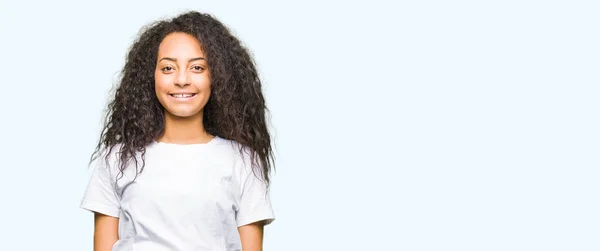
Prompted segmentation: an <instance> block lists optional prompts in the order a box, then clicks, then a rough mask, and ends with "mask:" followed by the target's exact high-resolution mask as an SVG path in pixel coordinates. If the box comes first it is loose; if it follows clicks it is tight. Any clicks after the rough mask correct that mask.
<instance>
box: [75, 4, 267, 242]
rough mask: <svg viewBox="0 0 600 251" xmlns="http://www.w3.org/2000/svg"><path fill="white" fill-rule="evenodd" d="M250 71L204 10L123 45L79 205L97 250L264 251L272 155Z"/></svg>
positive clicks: (233, 41) (232, 40)
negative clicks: (90, 219)
mask: <svg viewBox="0 0 600 251" xmlns="http://www.w3.org/2000/svg"><path fill="white" fill-rule="evenodd" d="M266 112H267V108H266V106H265V100H264V97H263V94H262V90H261V81H260V79H259V77H258V74H257V71H256V68H255V65H254V63H253V60H252V58H251V57H250V55H249V53H248V52H247V50H246V49H245V48H244V47H243V46H242V45H241V43H240V41H239V40H238V39H237V38H236V37H234V36H233V35H232V34H231V33H230V32H229V31H228V29H227V28H226V27H225V26H224V25H223V24H222V23H221V22H220V21H218V20H217V19H215V18H214V17H212V16H211V15H208V14H202V13H198V12H187V13H184V14H182V15H180V16H177V17H175V18H173V19H170V20H164V21H159V22H156V23H154V24H152V25H151V26H149V27H146V28H145V29H144V30H143V32H142V33H141V35H140V37H139V38H138V39H137V41H135V43H134V44H133V46H132V47H131V49H130V51H129V53H128V55H127V59H126V63H125V67H124V69H123V71H122V77H121V79H120V84H119V86H118V88H117V89H116V93H115V96H114V99H113V100H112V101H111V102H110V104H109V105H108V113H107V116H106V122H105V123H106V124H105V126H104V128H103V130H102V134H101V138H100V142H99V143H98V146H97V148H96V150H95V151H94V154H93V155H92V162H93V163H95V169H94V172H93V175H92V177H91V179H90V182H89V184H88V186H87V189H86V191H85V195H84V198H83V200H82V202H81V207H82V208H83V209H86V210H89V211H92V212H94V215H95V216H94V218H95V220H94V222H95V223H94V250H95V251H108V250H114V251H125V250H127V251H132V250H141V251H160V250H165V251H167V250H169V251H173V250H185V251H189V250H194V251H201V250H207V251H208V250H211V251H215V250H223V251H225V250H227V251H229V250H242V249H243V250H244V251H257V250H262V240H263V226H264V225H266V224H269V223H271V222H272V221H273V220H274V218H275V217H274V214H273V209H272V206H271V201H270V196H269V189H268V188H269V182H270V179H269V176H270V173H271V169H272V167H273V153H272V149H271V140H270V135H269V132H268V129H267V123H266V119H265V113H266Z"/></svg>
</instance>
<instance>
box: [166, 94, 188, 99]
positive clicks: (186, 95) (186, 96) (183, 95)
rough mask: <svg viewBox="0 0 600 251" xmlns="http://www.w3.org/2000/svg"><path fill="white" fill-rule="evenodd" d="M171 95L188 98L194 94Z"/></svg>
mask: <svg viewBox="0 0 600 251" xmlns="http://www.w3.org/2000/svg"><path fill="white" fill-rule="evenodd" d="M171 96H173V97H176V98H190V97H192V96H194V94H171Z"/></svg>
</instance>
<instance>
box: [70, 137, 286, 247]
mask: <svg viewBox="0 0 600 251" xmlns="http://www.w3.org/2000/svg"><path fill="white" fill-rule="evenodd" d="M117 151H118V147H116V148H114V149H113V153H111V155H110V159H109V163H110V165H109V166H108V168H107V166H106V164H105V163H106V162H105V161H104V157H103V156H101V157H99V158H98V159H97V160H96V161H95V163H96V165H95V169H94V171H93V174H92V176H91V179H90V182H89V184H88V186H87V189H86V191H85V195H84V197H83V200H82V202H81V208H83V209H86V210H89V211H92V212H99V213H102V214H106V215H110V216H114V217H118V218H119V230H118V232H119V240H118V241H117V243H115V245H114V246H113V249H112V250H113V251H134V250H137V251H163V250H164V251H174V250H186V251H187V250H194V251H202V250H207V251H208V250H210V251H217V250H218V251H233V250H241V243H240V237H239V233H238V230H237V227H239V226H243V225H246V224H249V223H253V222H256V221H261V220H265V223H266V224H269V223H271V222H272V221H273V220H274V219H275V216H274V213H273V209H272V206H271V200H270V196H269V192H268V191H267V189H266V185H265V183H264V182H263V181H262V179H259V178H257V177H256V176H258V177H262V176H261V173H260V172H254V173H253V172H252V169H251V163H250V157H249V155H248V154H247V153H245V154H243V155H241V154H240V152H239V150H238V144H237V143H235V142H233V141H230V140H226V139H223V138H219V137H215V138H214V139H212V140H211V141H210V142H209V143H206V144H190V145H179V144H169V143H163V142H156V141H155V142H153V143H152V144H150V145H149V146H147V147H146V154H145V167H144V169H143V171H142V172H141V173H140V174H139V175H138V177H137V178H136V179H135V181H133V182H131V181H132V180H133V178H134V176H135V173H136V171H135V166H133V163H132V164H131V165H130V166H129V167H128V168H127V169H126V170H125V174H124V176H123V177H121V178H120V179H119V180H117V174H118V165H117V162H116V155H115V154H114V153H115V152H117ZM255 174H256V175H255ZM115 182H116V184H115ZM115 185H116V186H115Z"/></svg>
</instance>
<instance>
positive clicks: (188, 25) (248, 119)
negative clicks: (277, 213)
mask: <svg viewBox="0 0 600 251" xmlns="http://www.w3.org/2000/svg"><path fill="white" fill-rule="evenodd" d="M173 32H183V33H187V34H190V35H192V36H194V37H196V38H197V39H198V41H199V42H200V45H201V49H202V51H203V52H204V54H205V57H206V60H207V63H208V65H209V67H208V69H209V71H210V81H211V87H210V88H211V95H210V97H209V100H208V102H207V103H206V105H205V107H204V113H203V124H204V127H205V130H206V131H207V132H208V133H210V134H212V135H215V136H219V137H221V138H224V139H229V140H232V141H234V142H237V143H238V145H239V146H240V148H239V151H240V153H242V152H244V151H246V150H249V151H246V152H248V153H250V157H251V158H250V159H251V162H252V169H253V171H255V173H256V171H258V173H260V174H261V175H260V176H262V177H260V178H263V179H264V181H266V183H267V185H268V184H269V183H270V179H269V174H270V171H271V169H272V168H273V167H274V163H273V158H274V156H273V151H272V147H271V138H270V135H269V131H268V128H267V123H266V118H265V113H266V112H268V109H267V107H266V105H265V99H264V96H263V94H262V87H261V80H260V78H259V76H258V73H257V70H256V66H255V62H254V60H253V59H252V57H251V55H250V54H249V52H248V50H247V49H246V48H245V47H244V46H243V45H242V44H241V42H240V41H239V40H238V39H237V38H236V37H235V36H234V35H232V33H231V32H230V31H229V29H228V28H227V27H226V26H225V25H224V24H223V23H221V22H220V21H219V20H217V19H216V18H215V17H213V16H212V15H210V14H205V13H199V12H195V11H191V12H186V13H183V14H181V15H179V16H177V17H174V18H172V19H169V20H161V21H158V22H155V23H152V24H150V25H148V26H146V27H143V28H142V29H141V31H140V34H139V37H138V38H137V40H136V41H135V42H134V43H133V45H132V46H131V48H130V50H129V52H128V53H127V57H126V61H125V65H124V67H123V69H122V71H121V76H120V82H119V83H118V85H117V89H116V92H115V93H114V97H113V99H112V100H110V102H109V104H108V108H107V112H106V117H105V118H104V127H103V129H102V132H101V134H100V140H99V142H98V144H97V146H96V149H95V151H94V152H93V154H92V157H91V161H93V160H95V159H96V158H98V157H99V155H100V152H103V151H102V150H105V149H108V151H107V152H106V155H105V158H106V161H108V156H109V154H110V153H111V151H112V148H113V147H115V146H117V145H118V146H120V149H118V152H117V153H118V154H119V155H118V156H119V158H118V162H119V171H120V175H123V172H124V170H125V168H126V167H127V165H128V164H129V163H131V162H132V161H133V162H134V163H135V168H136V176H137V174H139V173H141V172H142V170H143V168H144V165H145V163H144V155H145V152H146V150H145V147H146V146H147V145H149V144H150V143H152V142H153V141H154V140H155V139H156V138H158V137H160V136H161V135H162V134H163V133H164V130H165V118H164V108H163V107H162V105H161V104H160V103H159V101H158V98H157V97H156V94H155V90H154V88H155V82H154V71H155V67H156V60H157V55H158V48H159V45H160V43H161V42H162V40H163V39H164V38H165V37H166V36H167V35H169V34H171V33H173ZM137 153H141V162H142V163H141V166H138V164H139V163H138V159H137V158H136V157H135V156H136V154H137ZM138 168H139V169H138Z"/></svg>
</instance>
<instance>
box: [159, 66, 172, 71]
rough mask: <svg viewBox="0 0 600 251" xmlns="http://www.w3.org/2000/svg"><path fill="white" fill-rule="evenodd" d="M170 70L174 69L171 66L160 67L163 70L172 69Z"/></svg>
mask: <svg viewBox="0 0 600 251" xmlns="http://www.w3.org/2000/svg"><path fill="white" fill-rule="evenodd" d="M172 70H174V69H173V67H171V66H165V67H163V68H162V71H163V72H169V71H172Z"/></svg>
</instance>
